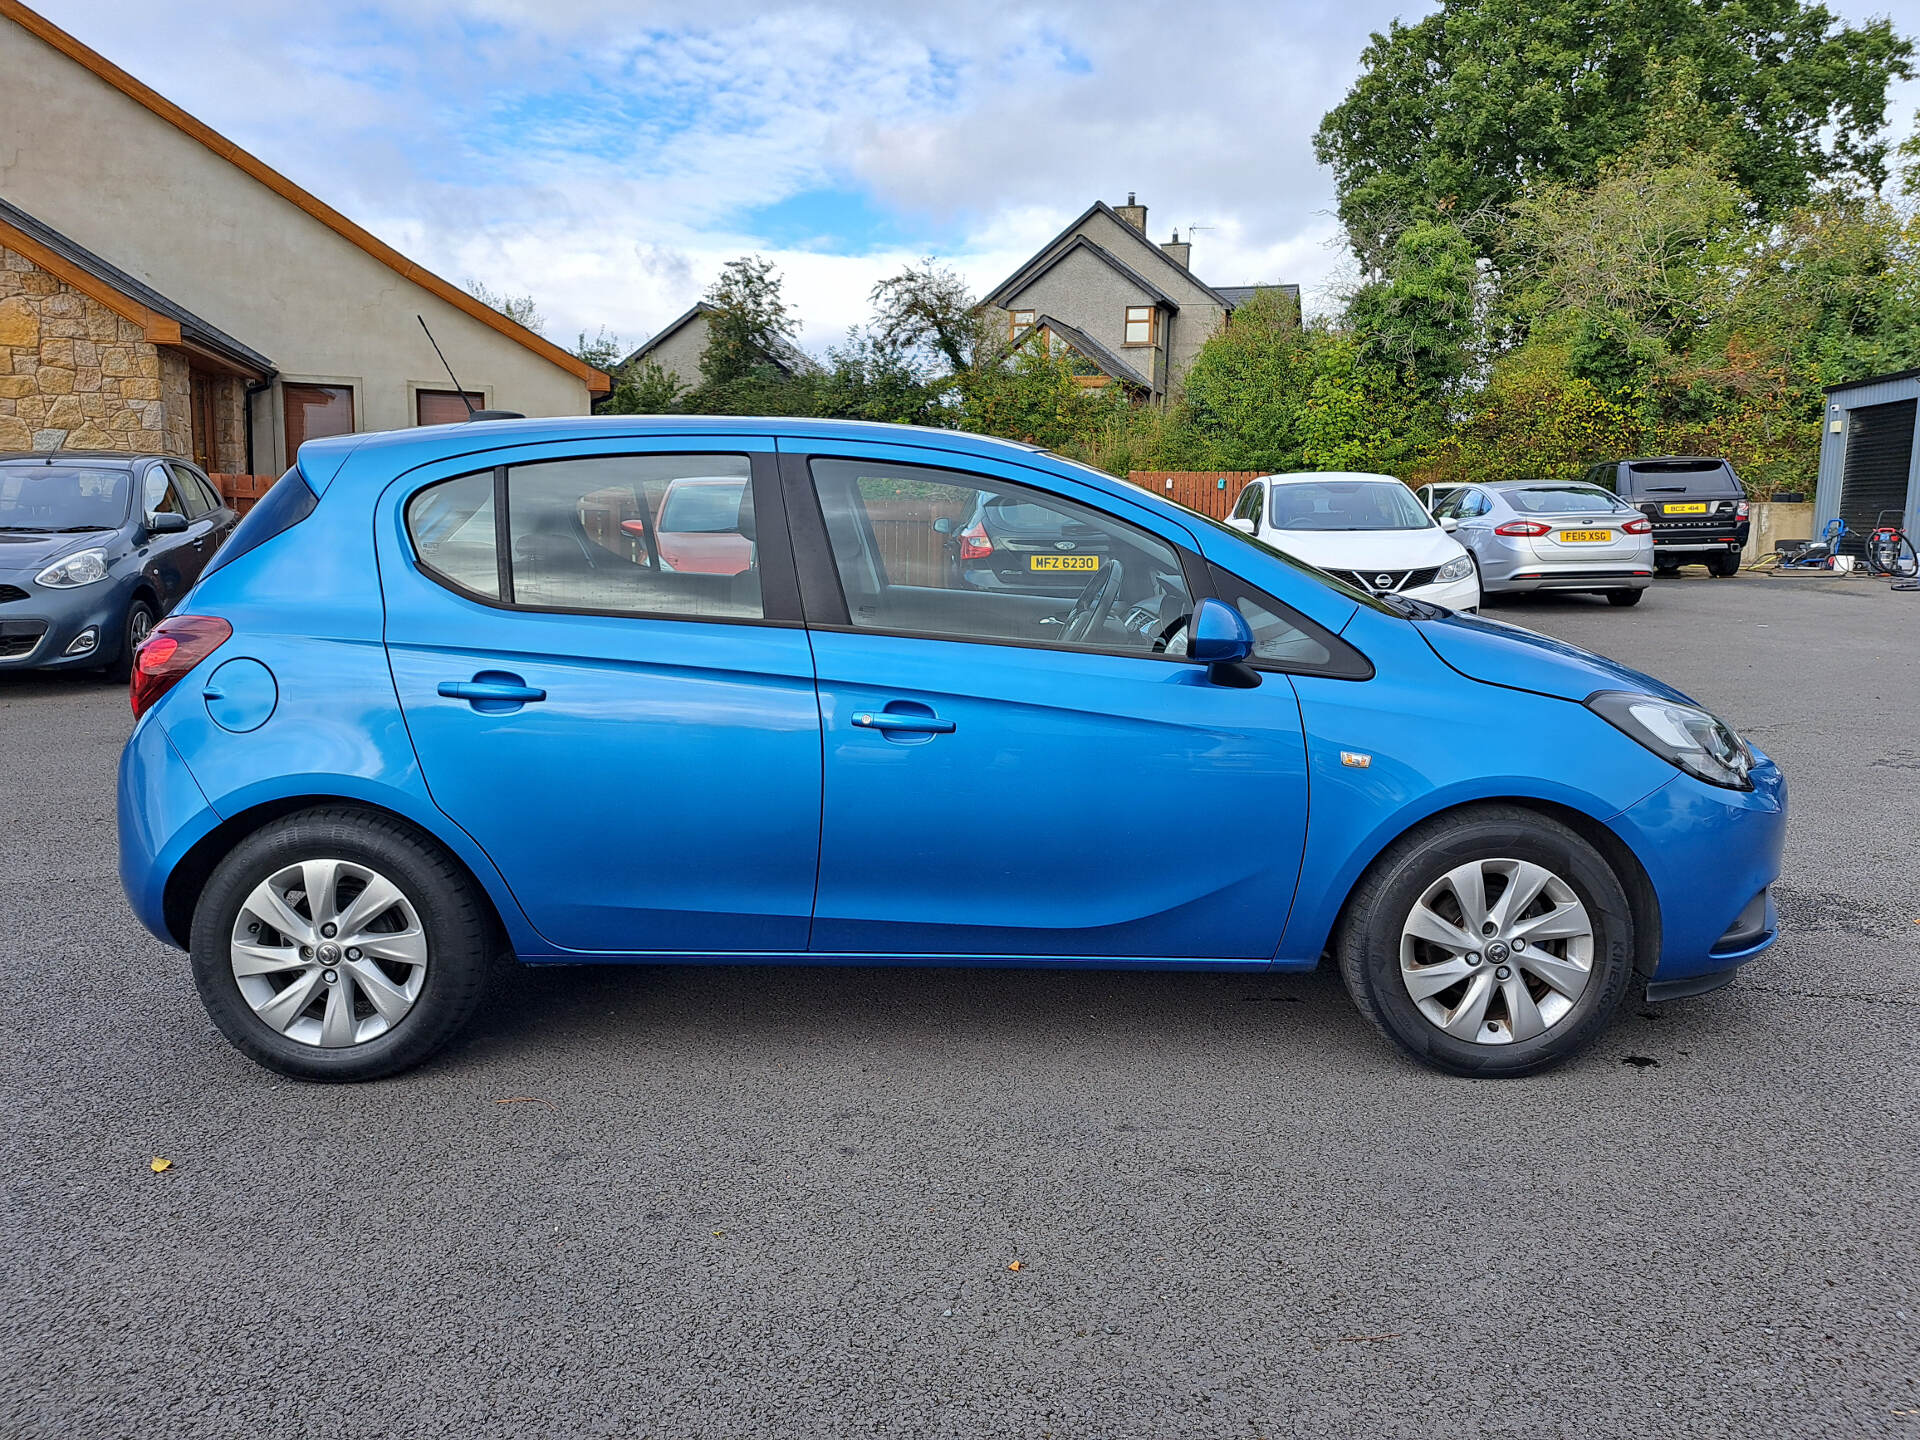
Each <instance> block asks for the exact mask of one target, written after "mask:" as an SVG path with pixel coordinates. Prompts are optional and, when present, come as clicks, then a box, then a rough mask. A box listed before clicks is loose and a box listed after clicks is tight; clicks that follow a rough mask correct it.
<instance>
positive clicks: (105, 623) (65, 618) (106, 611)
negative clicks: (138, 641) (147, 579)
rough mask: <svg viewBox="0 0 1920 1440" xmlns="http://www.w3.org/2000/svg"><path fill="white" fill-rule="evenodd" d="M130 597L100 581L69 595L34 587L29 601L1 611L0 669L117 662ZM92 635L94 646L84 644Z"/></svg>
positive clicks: (128, 594) (29, 593) (84, 665)
mask: <svg viewBox="0 0 1920 1440" xmlns="http://www.w3.org/2000/svg"><path fill="white" fill-rule="evenodd" d="M19 583H21V584H23V585H24V584H26V583H27V582H25V581H21V582H19ZM130 598H131V597H130V593H129V592H128V590H127V589H126V587H124V586H121V585H117V584H114V583H112V582H111V581H102V582H100V583H98V584H94V585H79V586H76V587H74V588H73V589H71V590H46V589H41V588H38V587H35V588H33V589H31V590H29V591H28V594H27V598H26V599H24V600H14V601H11V602H9V603H8V604H6V605H4V606H0V670H52V669H61V668H84V667H86V666H89V665H105V664H107V663H108V662H109V661H111V660H115V659H118V658H119V654H120V645H121V642H122V637H123V636H124V635H125V633H126V627H127V605H128V603H129V600H130ZM88 631H92V632H93V637H92V643H91V644H86V643H84V639H85V637H86V635H87V632H88ZM76 645H78V646H79V647H80V648H79V649H78V650H77V651H75V648H74V647H75V646H76ZM69 652H73V653H69Z"/></svg>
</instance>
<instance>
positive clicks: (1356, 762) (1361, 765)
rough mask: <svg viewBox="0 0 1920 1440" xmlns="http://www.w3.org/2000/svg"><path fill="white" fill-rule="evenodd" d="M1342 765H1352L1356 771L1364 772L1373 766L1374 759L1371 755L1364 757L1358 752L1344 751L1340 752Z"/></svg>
mask: <svg viewBox="0 0 1920 1440" xmlns="http://www.w3.org/2000/svg"><path fill="white" fill-rule="evenodd" d="M1340 763H1341V764H1342V765H1351V766H1352V767H1353V768H1354V769H1356V770H1364V769H1366V768H1367V767H1368V766H1369V765H1371V764H1373V757H1372V756H1371V755H1362V754H1361V753H1360V752H1359V751H1358V750H1342V751H1341V752H1340Z"/></svg>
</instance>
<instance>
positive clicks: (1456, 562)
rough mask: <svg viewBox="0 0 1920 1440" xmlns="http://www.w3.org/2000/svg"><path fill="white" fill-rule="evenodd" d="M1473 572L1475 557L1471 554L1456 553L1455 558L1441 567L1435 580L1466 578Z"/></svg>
mask: <svg viewBox="0 0 1920 1440" xmlns="http://www.w3.org/2000/svg"><path fill="white" fill-rule="evenodd" d="M1471 574H1473V557H1472V556H1471V555H1456V556H1455V557H1454V558H1453V559H1451V560H1449V561H1447V563H1446V564H1444V565H1442V566H1441V567H1440V573H1439V574H1438V575H1435V576H1434V577H1433V578H1434V579H1435V580H1464V579H1466V578H1467V577H1468V576H1469V575H1471Z"/></svg>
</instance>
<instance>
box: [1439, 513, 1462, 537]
mask: <svg viewBox="0 0 1920 1440" xmlns="http://www.w3.org/2000/svg"><path fill="white" fill-rule="evenodd" d="M1440 528H1441V529H1442V530H1444V531H1446V532H1447V534H1449V535H1451V534H1452V533H1453V532H1454V531H1456V530H1458V529H1459V528H1460V522H1459V521H1458V520H1456V519H1454V518H1453V516H1451V515H1449V516H1447V517H1446V518H1445V519H1444V520H1442V521H1441V522H1440Z"/></svg>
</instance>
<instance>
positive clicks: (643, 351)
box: [613, 300, 820, 385]
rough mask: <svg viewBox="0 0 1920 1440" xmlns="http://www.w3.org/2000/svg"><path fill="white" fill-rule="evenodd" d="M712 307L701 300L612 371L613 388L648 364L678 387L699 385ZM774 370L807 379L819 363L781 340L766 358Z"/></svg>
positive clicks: (817, 367)
mask: <svg viewBox="0 0 1920 1440" xmlns="http://www.w3.org/2000/svg"><path fill="white" fill-rule="evenodd" d="M712 313H713V306H711V305H709V304H707V302H706V301H704V300H702V301H700V302H699V303H698V304H697V305H695V306H694V307H693V308H692V309H691V310H688V311H687V312H686V313H684V314H682V315H680V316H678V317H676V318H675V319H674V320H673V321H671V322H670V323H669V324H667V325H665V326H664V327H662V328H661V329H660V330H659V331H658V332H657V333H656V334H654V335H653V337H652V338H651V339H649V340H648V341H647V342H646V343H645V344H643V345H641V346H640V347H639V348H637V349H636V350H634V351H633V353H632V354H630V355H628V356H627V357H626V358H625V359H624V360H622V361H621V362H620V363H619V364H617V365H615V366H614V367H613V380H614V383H615V384H616V385H618V384H620V383H622V382H624V381H626V380H629V379H633V378H635V377H636V376H637V375H638V373H639V371H640V370H641V369H642V368H643V367H644V366H645V365H646V364H647V362H648V361H652V362H653V363H654V364H656V365H658V366H659V367H660V368H661V369H662V370H664V371H666V372H667V374H669V375H671V376H673V377H674V378H675V379H676V380H678V381H679V382H680V383H681V384H682V385H698V384H699V383H700V357H701V356H703V355H705V354H706V353H707V317H708V316H709V315H711V314H712ZM769 358H770V359H771V360H772V362H773V366H774V368H775V369H776V370H779V371H780V372H781V373H783V374H785V375H789V376H791V375H807V374H812V373H815V372H817V371H818V370H819V369H820V362H819V361H817V360H815V359H814V358H813V357H812V356H811V355H809V354H807V352H806V351H804V350H802V349H801V348H800V347H799V346H798V345H795V344H793V343H792V342H791V341H787V340H782V341H780V342H779V344H778V345H777V346H775V348H774V354H773V355H772V356H770V357H769Z"/></svg>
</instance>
